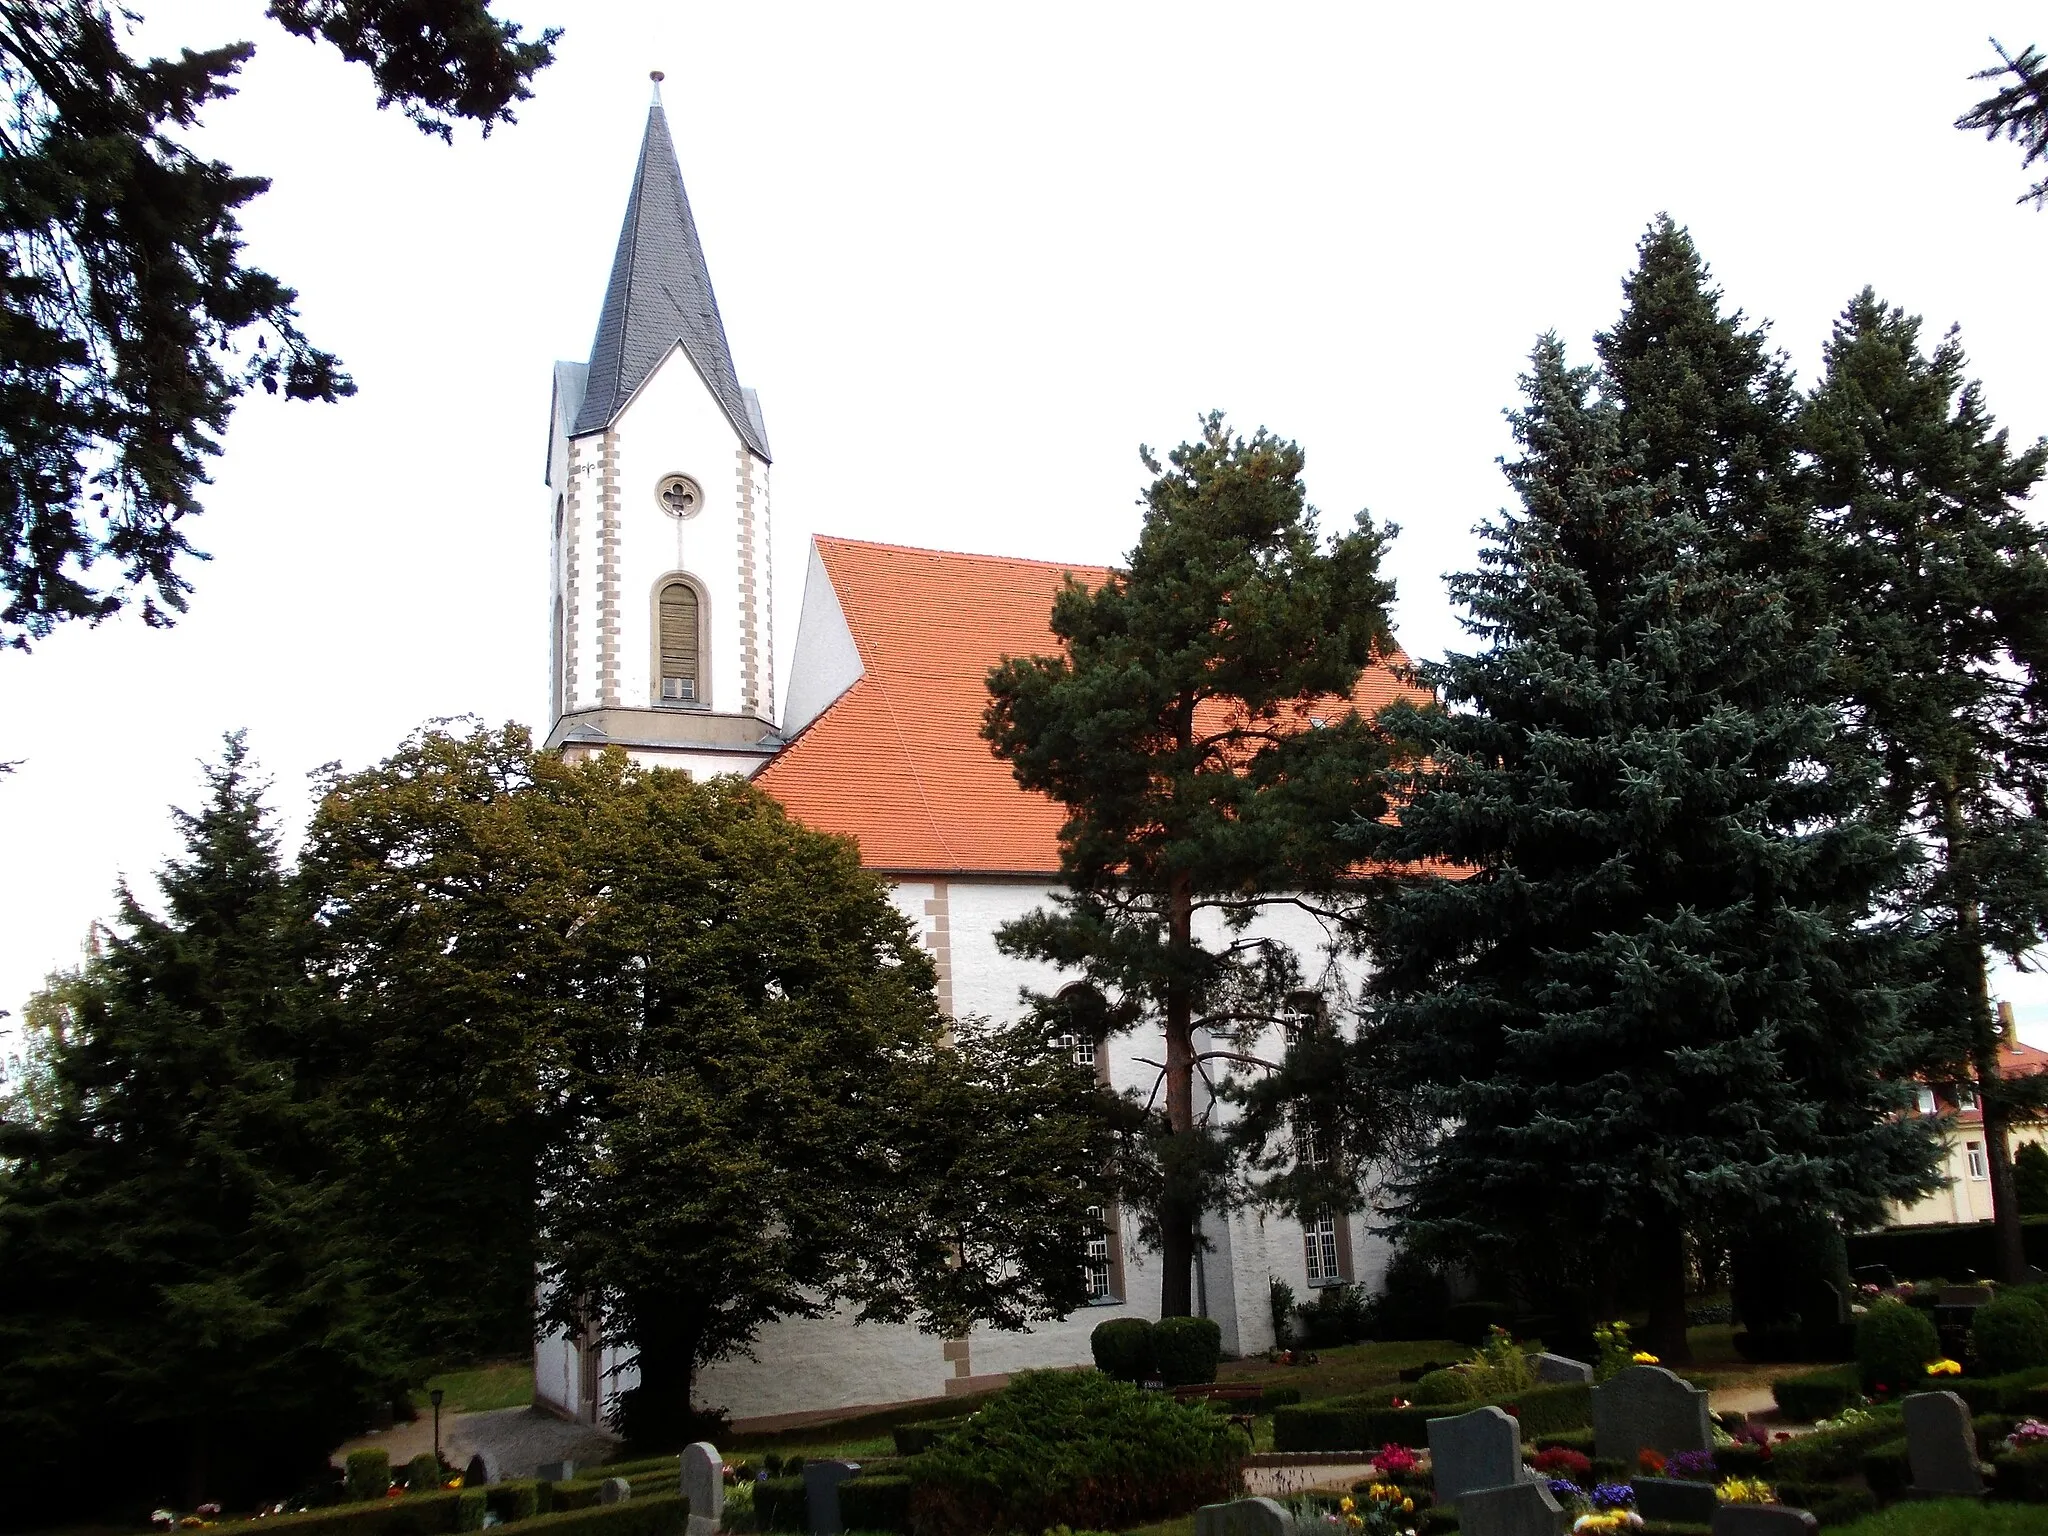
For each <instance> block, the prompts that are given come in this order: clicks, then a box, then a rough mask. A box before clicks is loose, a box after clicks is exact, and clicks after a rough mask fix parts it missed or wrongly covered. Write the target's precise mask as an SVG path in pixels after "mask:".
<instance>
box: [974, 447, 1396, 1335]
mask: <svg viewBox="0 0 2048 1536" xmlns="http://www.w3.org/2000/svg"><path fill="white" fill-rule="evenodd" d="M1145 464H1146V467H1147V468H1148V469H1149V470H1150V471H1151V472H1152V473H1153V475H1154V476H1155V477H1156V478H1155V479H1154V480H1153V482H1152V485H1151V486H1150V488H1149V489H1148V490H1147V492H1146V496H1145V502H1146V512H1145V523H1144V528H1143V531H1142V532H1141V533H1140V534H1139V537H1138V545H1137V547H1136V548H1135V549H1134V550H1132V552H1131V557H1130V565H1129V569H1128V570H1125V571H1120V572H1117V573H1116V574H1115V575H1113V576H1112V577H1111V578H1110V580H1109V581H1108V582H1107V583H1105V584H1104V585H1103V586H1101V587H1099V588H1097V589H1094V590H1092V591H1091V590H1089V589H1088V588H1086V587H1083V586H1081V585H1080V584H1079V583H1077V582H1070V583H1069V584H1068V586H1067V587H1066V589H1065V590H1064V591H1063V592H1061V593H1060V595H1059V597H1058V598H1057V599H1056V600H1055V602H1054V605H1053V612H1052V630H1053V633H1054V635H1056V636H1057V637H1058V638H1059V640H1060V641H1061V642H1062V643H1063V644H1064V647H1065V649H1064V651H1063V652H1062V653H1061V654H1058V655H1052V656H1031V657H1012V658H1009V659H1007V660H1006V661H1004V663H1003V664H1002V665H1001V666H999V667H997V668H996V669H995V670H994V672H992V673H991V674H990V677H989V692H990V695H991V700H992V701H991V703H990V705H989V710H988V719H987V722H986V724H985V726H984V734H986V735H987V736H988V738H989V740H990V741H991V743H993V744H994V747H995V751H996V755H997V756H998V757H1001V758H1004V759H1006V760H1007V761H1008V762H1010V764H1011V765H1012V767H1013V768H1014V769H1015V771H1016V775H1017V782H1018V783H1020V784H1022V785H1023V786H1024V787H1025V788H1027V789H1035V790H1040V791H1042V792H1044V793H1046V794H1048V795H1050V796H1051V797H1052V798H1053V799H1055V800H1057V801H1059V802H1060V803H1061V804H1062V805H1063V806H1065V807H1066V811H1067V818H1066V821H1065V823H1064V825H1063V826H1062V827H1061V830H1060V864H1061V874H1062V879H1063V881H1064V883H1065V885H1066V890H1064V891H1063V892H1061V893H1060V894H1059V896H1058V897H1057V898H1056V899H1055V902H1054V905H1053V906H1052V907H1051V908H1049V909H1041V910H1040V911H1038V912H1036V913H1034V914H1032V915H1031V916H1029V917H1026V918H1023V919H1020V920H1019V921H1017V922H1015V923H1011V924H1009V925H1007V926H1006V927H1005V928H1004V929H1003V930H1002V932H1001V933H1000V934H999V935H998V943H999V944H1000V945H1001V946H1002V947H1003V948H1004V950H1005V951H1006V952H1009V953H1013V954H1022V955H1029V956H1032V957H1034V958H1037V959H1042V960H1049V961H1052V962H1053V963H1054V964H1056V965H1059V966H1062V967H1066V968H1071V969H1073V970H1076V971H1079V972H1080V973H1081V974H1082V975H1083V976H1084V977H1085V978H1086V979H1087V980H1088V981H1089V982H1091V983H1093V984H1094V985H1095V986H1096V987H1097V988H1098V989H1099V990H1100V991H1101V992H1102V993H1103V994H1104V995H1105V996H1106V997H1107V998H1108V999H1110V1000H1111V1007H1110V1020H1111V1021H1113V1024H1114V1027H1117V1028H1122V1029H1129V1028H1131V1027H1133V1026H1134V1025H1135V1024H1136V1023H1137V1022H1139V1021H1140V1020H1143V1021H1144V1022H1146V1023H1148V1024H1156V1025H1157V1027H1159V1028H1160V1029H1161V1031H1162V1033H1163V1035H1164V1037H1165V1052H1164V1064H1163V1071H1162V1081H1163V1088H1164V1093H1163V1098H1164V1101H1165V1121H1166V1123H1165V1125H1164V1127H1162V1128H1161V1129H1162V1131H1163V1134H1162V1135H1161V1136H1160V1137H1159V1139H1158V1140H1157V1141H1156V1143H1155V1149H1156V1152H1157V1162H1156V1166H1157V1168H1158V1172H1159V1178H1158V1181H1157V1183H1156V1184H1155V1185H1154V1189H1153V1193H1152V1194H1151V1195H1150V1197H1149V1199H1148V1202H1147V1204H1148V1205H1149V1209H1147V1210H1146V1211H1145V1215H1144V1223H1143V1230H1144V1231H1145V1232H1146V1233H1147V1235H1148V1236H1154V1235H1156V1240H1157V1242H1158V1245H1159V1248H1160V1253H1161V1262H1162V1267H1163V1272H1164V1280H1163V1283H1162V1299H1161V1302H1160V1308H1161V1312H1162V1314H1163V1315H1165V1316H1185V1315H1186V1314H1187V1313H1189V1312H1190V1311H1191V1310H1192V1309H1193V1284H1192V1273H1193V1271H1192V1264H1193V1260H1194V1254H1195V1244H1196V1241H1197V1238H1196V1229H1197V1224H1198V1222H1199V1220H1200V1218H1201V1213H1202V1211H1203V1209H1204V1208H1205V1206H1207V1205H1209V1204H1210V1203H1211V1202H1212V1201H1214V1200H1215V1199H1217V1198H1218V1190H1219V1185H1220V1183H1221V1181H1222V1176H1223V1173H1224V1170H1225V1168H1226V1166H1227V1160H1226V1157H1225V1152H1224V1148H1223V1147H1222V1145H1221V1143H1220V1142H1219V1141H1218V1140H1217V1139H1216V1138H1213V1137H1211V1136H1210V1135H1209V1134H1208V1131H1207V1129H1206V1127H1204V1126H1203V1125H1201V1124H1200V1123H1198V1121H1197V1118H1196V1113H1195V1095H1194V1083H1195V1077H1196V1060H1195V1056H1196V1051H1195V1029H1196V1026H1197V1025H1198V1024H1203V1025H1206V1026H1207V1027H1208V1028H1210V1029H1211V1030H1212V1031H1214V1032H1215V1033H1216V1034H1217V1035H1219V1036H1226V1037H1227V1036H1229V1035H1231V1034H1232V1033H1234V1032H1236V1031H1238V1030H1241V1029H1243V1028H1244V1027H1246V1026H1247V1025H1251V1026H1256V1027H1263V1026H1264V1025H1265V1024H1266V1023H1268V1022H1270V1020H1271V1019H1272V1018H1273V1017H1274V1016H1275V1013H1276V1012H1277V1009H1278V1006H1279V1004H1280V1002H1281V1001H1282V999H1283V997H1284V993H1285V991H1286V989H1287V988H1288V987H1289V986H1291V985H1292V984H1293V983H1294V977H1295V976H1296V974H1297V973H1296V971H1295V969H1294V966H1295V960H1294V957H1293V956H1292V955H1291V954H1289V953H1286V952H1285V951H1284V950H1283V949H1281V948H1280V947H1279V946H1274V945H1267V944H1260V943H1257V942H1251V943H1240V942H1237V937H1238V935H1240V934H1241V933H1242V932H1243V929H1244V928H1245V926H1246V925H1247V924H1248V923H1249V922H1250V921H1251V919H1252V918H1253V917H1254V916H1255V915H1257V913H1258V912H1259V911H1260V910H1261V909H1262V908H1263V907H1264V906H1265V904H1266V903H1268V902H1270V901H1275V900H1280V901H1285V900H1289V899H1292V898H1291V897H1290V896H1289V895H1288V894H1286V893H1296V894H1299V893H1304V892H1314V891H1319V890H1327V889H1329V888H1330V887H1331V886H1332V885H1333V884H1335V883H1337V882H1340V881H1342V880H1343V879H1344V878H1345V876H1346V875H1347V874H1348V871H1349V856H1348V854H1347V853H1346V851H1345V850H1344V849H1342V848H1340V847H1338V846H1337V845H1336V844H1335V842H1334V840H1333V839H1332V838H1331V836H1330V828H1331V827H1333V826H1335V825H1337V823H1338V822H1339V821H1340V820H1341V818H1342V817H1343V815H1344V814H1345V812H1346V810H1347V809H1350V808H1353V807H1356V806H1358V805H1360V804H1365V805H1369V806H1370V805H1378V804H1381V803H1383V802H1381V801H1380V800H1379V799H1378V797H1379V796H1380V794H1381V792H1382V789H1383V782H1384V781H1383V777H1382V772H1381V770H1382V767H1383V765H1384V762H1385V752H1384V749H1383V747H1382V745H1381V743H1380V740H1379V738H1378V735H1377V733H1376V732H1375V731H1374V730H1373V728H1372V726H1371V725H1370V723H1369V722H1366V721H1364V720H1362V719H1360V718H1359V716H1358V715H1357V713H1356V712H1355V711H1353V710H1352V709H1351V708H1350V707H1349V704H1348V700H1349V698H1350V695H1351V693H1352V690H1353V689H1354V688H1355V687H1356V686H1357V683H1358V679H1359V676H1360V674H1361V673H1362V672H1363V670H1364V668H1365V666H1366V665H1367V663H1368V662H1369V661H1370V660H1371V659H1372V657H1373V655H1374V653H1375V648H1376V647H1382V646H1384V645H1385V644H1386V642H1387V619H1386V605H1387V603H1388V602H1389V601H1390V600H1391V599H1392V596H1393V588H1392V585H1391V583H1389V582H1387V581H1385V580H1384V579H1383V578H1382V577H1381V576H1380V574H1379V559H1380V551H1381V548H1382V545H1383V543H1384V539H1385V534H1384V533H1383V532H1382V531H1381V530H1380V529H1378V528H1376V527H1375V526H1374V525H1373V523H1372V521H1371V519H1369V518H1368V517H1366V516H1364V515H1363V514H1361V515H1360V517H1359V519H1358V521H1357V524H1356V525H1355V526H1354V527H1352V528H1349V529H1346V530H1344V531H1343V532H1342V533H1341V534H1340V535H1339V536H1338V537H1337V538H1335V539H1333V540H1331V541H1329V542H1328V543H1327V544H1326V543H1325V542H1324V541H1323V539H1322V537H1321V536H1320V534H1319V531H1318V529H1317V527H1316V514H1315V511H1314V509H1313V508H1312V507H1310V506H1309V505H1308V501H1307V497H1306V494H1305V492H1304V488H1303V486H1302V482H1301V471H1302V465H1303V456H1302V452H1301V450H1300V449H1299V448H1298V447H1296V446H1295V445H1294V444H1293V443H1290V442H1286V441H1283V440H1281V439H1278V438H1275V437H1273V436H1272V435H1271V434H1269V433H1267V432H1265V431H1264V430H1261V431H1259V432H1258V433H1256V434H1254V435H1253V436H1252V437H1251V438H1250V439H1249V440H1247V439H1245V438H1241V437H1236V436H1234V435H1232V433H1231V432H1230V430H1229V429H1228V427H1226V426H1225V425H1224V422H1223V418H1222V417H1221V415H1211V416H1210V417H1208V418H1207V419H1206V421H1205V422H1204V423H1203V433H1202V437H1201V440H1200V441H1199V442H1194V443H1185V444H1182V445H1181V446H1180V447H1179V448H1177V449H1175V450H1174V451H1173V452H1172V454H1170V455H1169V456H1168V461H1167V462H1166V463H1163V464H1162V463H1161V462H1159V461H1158V460H1156V459H1154V458H1153V457H1152V456H1151V455H1150V454H1149V453H1147V454H1146V455H1145ZM1218 919H1220V920H1221V927H1222V928H1223V929H1224V930H1225V937H1224V938H1223V939H1222V941H1221V942H1218V941H1217V940H1216V939H1214V938H1212V937H1206V936H1204V934H1203V933H1202V932H1201V931H1200V926H1199V925H1202V924H1205V923H1208V922H1213V921H1216V920H1218Z"/></svg>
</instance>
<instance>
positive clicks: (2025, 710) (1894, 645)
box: [1805, 289, 2048, 1281]
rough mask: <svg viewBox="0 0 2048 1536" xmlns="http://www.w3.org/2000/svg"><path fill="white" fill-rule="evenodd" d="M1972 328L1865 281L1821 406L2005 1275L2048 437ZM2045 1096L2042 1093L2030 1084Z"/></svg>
mask: <svg viewBox="0 0 2048 1536" xmlns="http://www.w3.org/2000/svg"><path fill="white" fill-rule="evenodd" d="M1966 366H1967V364H1966V362H1965V359H1964V356H1963V350H1962V345H1961V343H1960V341H1959V340H1958V339H1957V337H1956V335H1955V333H1954V332H1950V334H1949V335H1948V336H1946V337H1944V338H1943V339H1942V341H1941V342H1940V344H1939V345H1938V346H1936V348H1935V349H1934V352H1933V355H1932V356H1929V355H1927V354H1925V353H1923V352H1922V351H1921V349H1920V322H1919V320H1918V319H1917V318H1914V317H1910V316H1907V315H1904V314H1902V313H1901V312H1900V311H1898V310H1896V309H1889V308H1887V307H1886V306H1885V305H1884V304H1882V303H1880V302H1879V301H1878V299H1877V297H1876V295H1875V294H1873V293H1872V292H1870V290H1868V289H1865V290H1864V291H1863V293H1861V294H1860V295H1858V296H1857V298H1856V299H1855V300H1854V301H1853V302H1852V303H1851V304H1850V305H1849V307H1848V308H1847V309H1846V310H1845V311H1844V312H1843V314H1842V317H1841V319H1840V320H1839V321H1837V322H1836V325H1835V331H1834V336H1833V339H1832V340H1831V341H1830V342H1829V344H1828V349H1827V373H1826V377H1825V379H1824V380H1823V381H1822V383H1821V386H1820V388H1819V389H1818V390H1817V391H1816V392H1815V394H1814V397H1813V400H1812V402H1811V403H1810V405H1809V406H1808V408H1807V410H1806V414H1805V436H1806V442H1807V445H1808V447H1809V449H1810V451H1811V453H1812V455H1813V461H1814V465H1815V481H1816V484H1817V486H1818V497H1819V501H1820V505H1821V508H1822V516H1821V521H1820V527H1821V529H1822V531H1823V534H1824V536H1825V539H1826V548H1827V555H1828V560H1827V565H1826V570H1827V573H1828V578H1829V582H1830V585H1831V588H1832V590H1833V592H1834V595H1835V598H1836V601H1837V607H1838V610H1839V613H1840V623H1841V627H1842V635H1843V640H1844V644H1845V648H1846V655H1847V665H1846V667H1845V670H1844V682H1845V684H1846V686H1847V687H1848V689H1849V691H1850V695H1851V698H1852V700H1853V703H1854V716H1853V718H1854V719H1855V720H1856V722H1857V723H1858V725H1859V726H1860V728H1861V729H1862V730H1863V731H1865V732H1867V733H1868V735H1869V737H1870V738H1871V740H1872V741H1873V743H1874V745H1875V747H1876V749H1877V750H1878V751H1879V753H1880V754H1881V756H1882V761H1883V764H1884V792H1885V800H1886V803H1887V805H1888V807H1889V809H1890V810H1891V812H1892V813H1893V814H1894V815H1895V816H1896V817H1897V818H1898V819H1899V820H1900V822H1901V823H1902V824H1903V825H1904V826H1906V827H1907V828H1908V829H1909V830H1910V832H1911V834H1912V835H1913V836H1914V837H1915V838H1916V839H1917V840H1919V841H1920V842H1921V843H1922V844H1923V846H1925V847H1926V848H1927V849H1928V850H1929V853H1930V856H1929V860H1928V864H1927V866H1926V869H1925V871H1924V878H1923V880H1922V882H1921V884H1920V886H1919V887H1918V888H1917V889H1916V890H1915V891H1914V892H1913V902H1914V905H1915V906H1916V907H1917V908H1918V909H1919V910H1920V911H1922V912H1923V913H1924V914H1926V916H1927V918H1928V920H1929V922H1930V923H1931V925H1932V927H1933V931H1934V933H1935V935H1936V937H1937V939H1938V942H1939V952H1940V956H1941V961H1940V966H1939V976H1940V980H1941V985H1940V987H1939V988H1938V989H1937V990H1936V995H1935V998H1934V1004H1935V1010H1936V1012H1935V1017H1934V1019H1933V1020H1932V1023H1933V1025H1934V1027H1935V1030H1936V1033H1937V1034H1939V1035H1940V1036H1941V1037H1942V1038H1941V1039H1940V1040H1939V1041H1938V1042H1937V1045H1938V1047H1939V1055H1940V1056H1941V1057H1943V1058H1945V1060H1946V1064H1947V1065H1948V1067H1949V1068H1950V1072H1951V1074H1952V1075H1953V1076H1955V1077H1956V1078H1957V1079H1959V1080H1967V1079H1969V1078H1972V1077H1974V1078H1975V1079H1976V1080H1977V1083H1978V1086H1979V1089H1980V1097H1981V1102H1982V1105H1983V1112H1984V1131H1985V1146H1986V1150H1987V1153H1988V1156H1989V1163H1990V1174H1991V1193H1992V1200H1993V1204H1994V1206H1995V1208H1996V1210H1997V1220H1998V1234H1999V1252H2000V1258H1999V1264H2000V1269H2001V1271H2002V1274H2001V1278H2003V1279H2006V1280H2011V1281H2016V1280H2019V1279H2021V1278H2022V1277H2023V1274H2024V1272H2025V1268H2026V1255H2025V1253H2024V1251H2023V1249H2022V1247H2021V1243H2020V1226H2019V1217H2020V1210H2019V1198H2018V1192H2017V1190H2016V1189H2015V1187H2014V1184H2013V1172H2012V1164H2011V1161H2010V1159H2009V1158H2008V1156H2007V1135H2006V1129H2007V1123H2008V1121H2009V1119H2010V1117H2011V1115H2012V1113H2013V1111H2014V1109H2015V1108H2016V1107H2019V1106H2018V1103H2017V1102H2016V1100H2015V1097H2014V1091H2015V1089H2016V1088H2019V1087H2020V1086H2021V1085H2016V1084H2007V1083H2004V1082H2002V1081H2001V1079H2000V1074H1999V1061H1998V1047H1999V1043H2000V1031H1999V1027H1998V1023H1997V1020H1996V1019H1995V1018H1994V1016H1993V1012H1992V1005H1991V996H1990V989H1989V986H1988V983H1987V978H1986V973H1985V966H1986V961H1987V958H1988V957H1989V956H1991V955H1998V954H2002V955H2006V956H2009V957H2012V958H2015V959H2017V958H2019V957H2021V956H2023V955H2025V954H2027V953H2028V952H2029V951H2031V950H2033V949H2035V948H2036V947H2037V946H2039V945H2040V943H2041V942H2042V938H2043V922H2044V918H2048V835H2044V833H2043V829H2042V824H2041V821H2040V814H2041V812H2042V810H2043V809H2044V806H2048V695H2044V693H2043V688H2044V685H2048V676H2044V668H2048V532H2044V530H2043V529H2042V527H2041V526H2040V524H2039V523H2037V522H2036V521H2035V520H2034V519H2033V518H2032V517H2030V516H2029V515H2028V512H2027V509H2026V506H2025V502H2026V499H2027V497H2028V496H2029V494H2030V493H2031V492H2032V491H2033V489H2034V487H2035V486H2036V485H2038V484H2039V483H2040V480H2041V477H2042V474H2043V472H2044V470H2048V444H2042V443H2035V444H2033V445H2032V446H2030V447H2028V448H2027V449H2025V450H2024V451H2023V452H2020V453H2014V452H2013V451H2012V449H2011V447H2010V446H2009V444H2008V442H2007V438H2006V434H2005V432H2004V431H2002V430H2000V429H1999V428H1998V427H1997V426H1996V425H1995V423H1994V422H1993V420H1992V417H1991V413H1990V411H1989V410H1988V409H1986V407H1985V405H1984V399H1983V394H1982V392H1981V390H1980V389H1979V388H1978V386H1977V385H1976V384H1974V383H1972V382H1970V381H1969V380H1967V379H1966V378H1965V375H1964V369H1965V367H1966ZM2022 1098H2025V1099H2028V1100H2029V1101H2030V1098H2031V1096H2027V1095H2024V1094H2022Z"/></svg>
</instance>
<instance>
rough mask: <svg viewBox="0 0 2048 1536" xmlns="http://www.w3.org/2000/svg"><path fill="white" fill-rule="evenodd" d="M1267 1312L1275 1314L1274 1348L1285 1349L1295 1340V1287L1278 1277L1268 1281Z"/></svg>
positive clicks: (1275, 1276) (1271, 1277)
mask: <svg viewBox="0 0 2048 1536" xmlns="http://www.w3.org/2000/svg"><path fill="white" fill-rule="evenodd" d="M1266 1310H1267V1311H1269V1312H1271V1313H1272V1314H1273V1347H1274V1348H1275V1349H1285V1348H1286V1347H1287V1346H1288V1344H1289V1343H1290V1342H1292V1340H1293V1338H1294V1287H1293V1286H1291V1285H1289V1284H1288V1283H1287V1282H1286V1281H1285V1280H1282V1279H1281V1278H1280V1277H1279V1276H1277V1275H1273V1276H1269V1277H1268V1278H1267V1280H1266Z"/></svg>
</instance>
